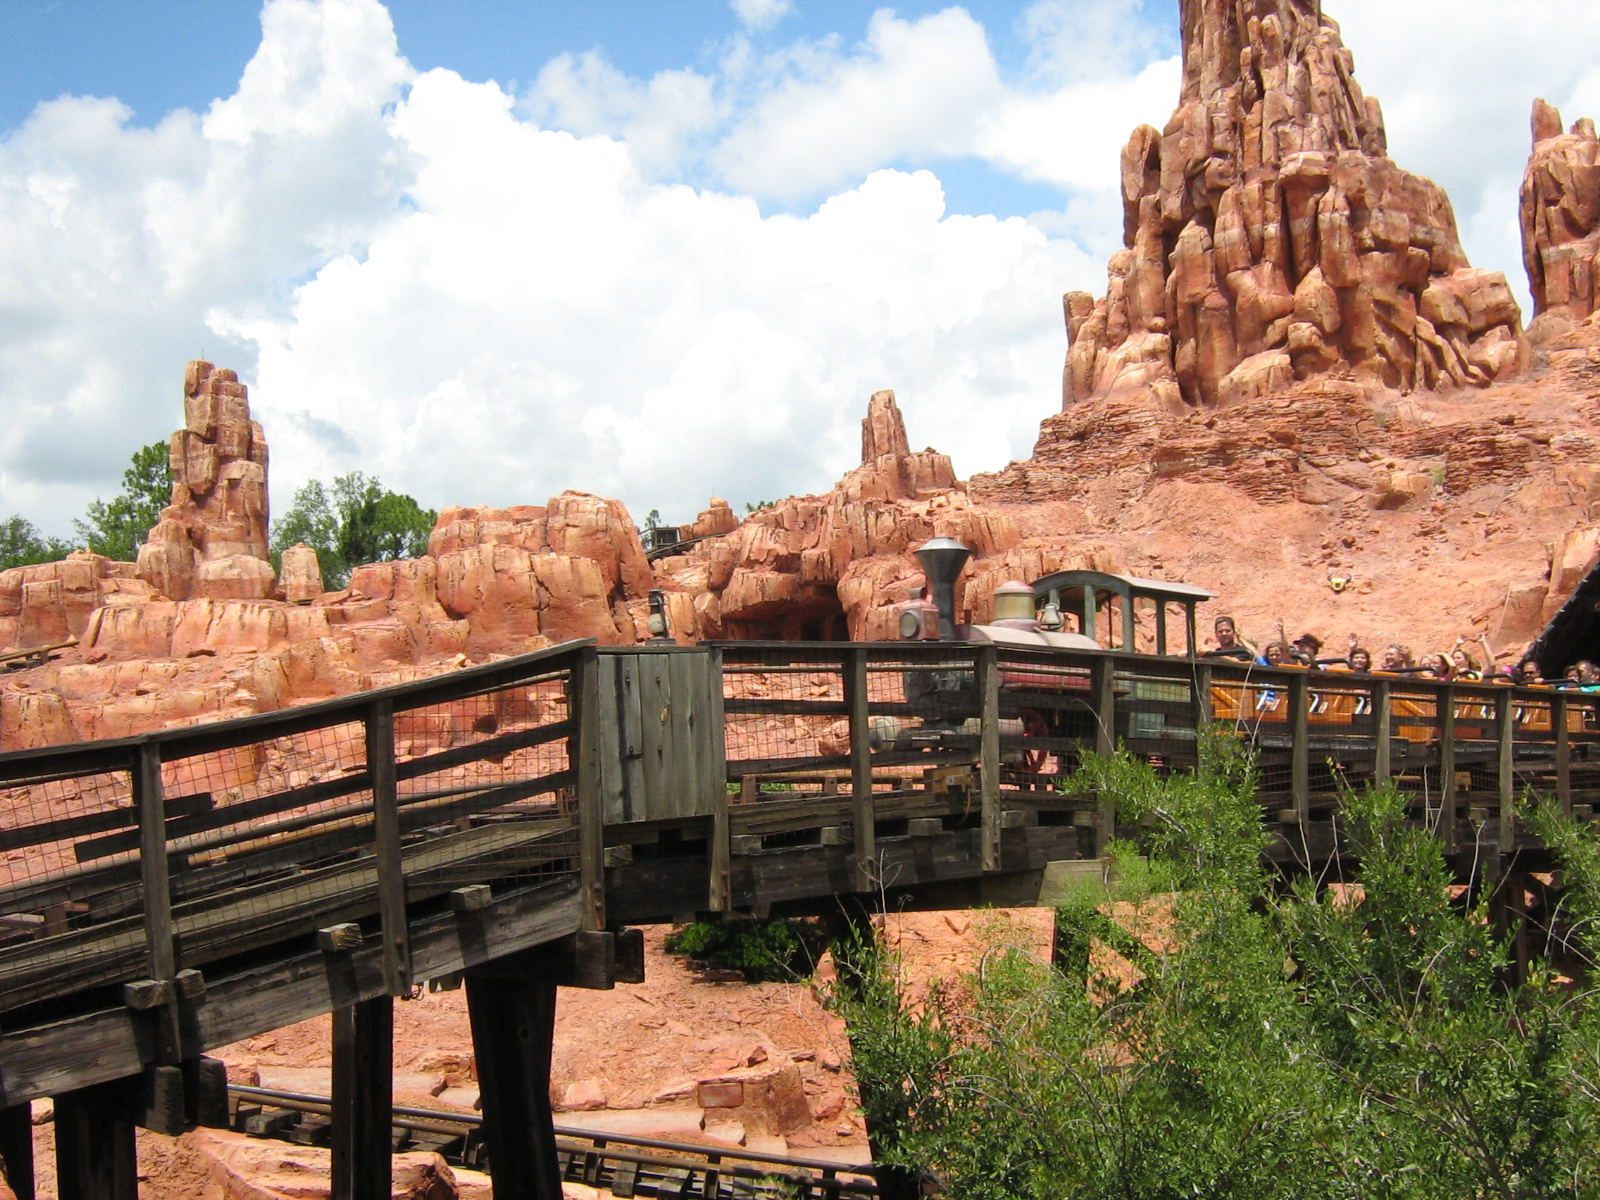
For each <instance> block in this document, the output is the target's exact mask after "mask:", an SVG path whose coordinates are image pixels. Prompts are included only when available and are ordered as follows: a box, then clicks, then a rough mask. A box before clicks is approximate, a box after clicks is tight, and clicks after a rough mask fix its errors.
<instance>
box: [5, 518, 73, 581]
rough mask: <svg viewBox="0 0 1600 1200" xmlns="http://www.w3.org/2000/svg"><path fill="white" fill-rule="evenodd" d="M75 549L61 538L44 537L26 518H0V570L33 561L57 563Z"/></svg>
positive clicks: (23, 565)
mask: <svg viewBox="0 0 1600 1200" xmlns="http://www.w3.org/2000/svg"><path fill="white" fill-rule="evenodd" d="M71 552H72V547H71V546H70V545H69V544H68V543H66V542H64V541H62V540H61V539H60V538H54V537H45V536H43V535H42V534H40V532H39V531H38V530H37V529H36V528H34V524H33V522H32V521H30V520H28V519H27V518H26V517H6V518H5V519H4V520H0V571H4V570H6V569H7V568H9V567H26V566H29V565H31V564H33V563H46V562H55V561H56V560H57V559H62V558H65V557H66V556H67V555H68V554H70V553H71Z"/></svg>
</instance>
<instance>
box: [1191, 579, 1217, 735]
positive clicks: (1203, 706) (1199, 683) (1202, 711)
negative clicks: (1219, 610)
mask: <svg viewBox="0 0 1600 1200" xmlns="http://www.w3.org/2000/svg"><path fill="white" fill-rule="evenodd" d="M1189 615H1190V619H1191V621H1192V620H1193V617H1194V613H1193V611H1192V610H1191V611H1190V614H1189ZM1189 644H1190V647H1191V648H1192V647H1193V645H1194V642H1193V641H1192V640H1191V641H1190V643H1189ZM1211 677H1212V670H1211V664H1210V663H1204V662H1197V663H1195V664H1194V692H1193V697H1192V698H1193V701H1194V736H1195V743H1196V745H1195V752H1196V753H1199V749H1200V747H1199V741H1200V739H1201V738H1202V737H1204V736H1205V732H1206V730H1208V729H1210V728H1211V718H1212V708H1211Z"/></svg>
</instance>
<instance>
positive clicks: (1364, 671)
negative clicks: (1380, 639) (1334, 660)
mask: <svg viewBox="0 0 1600 1200" xmlns="http://www.w3.org/2000/svg"><path fill="white" fill-rule="evenodd" d="M1345 662H1346V663H1348V664H1349V667H1350V670H1352V671H1355V672H1356V673H1357V674H1360V675H1370V674H1371V673H1372V651H1370V650H1368V649H1367V648H1366V647H1365V646H1358V645H1356V638H1355V634H1351V635H1350V653H1349V655H1348V656H1347V657H1346V658H1345Z"/></svg>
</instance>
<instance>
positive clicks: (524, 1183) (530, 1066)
mask: <svg viewBox="0 0 1600 1200" xmlns="http://www.w3.org/2000/svg"><path fill="white" fill-rule="evenodd" d="M466 982H467V1015H468V1019H469V1020H470V1022H471V1025H472V1045H473V1050H474V1057H475V1059H476V1061H477V1064H478V1089H479V1095H480V1097H481V1099H482V1104H483V1137H484V1143H485V1146H486V1148H487V1149H488V1152H489V1169H490V1171H491V1173H492V1174H493V1176H494V1187H495V1195H496V1196H497V1197H501V1198H503V1200H561V1195H562V1192H561V1165H560V1158H559V1155H558V1152H557V1150H556V1139H555V1128H554V1124H553V1121H552V1113H551V1107H550V1058H551V1042H552V1039H553V1037H554V1034H555V1017H556V985H555V984H554V983H553V982H549V981H548V980H540V979H523V980H513V979H505V978H498V977H496V976H494V975H486V974H483V973H480V972H478V971H468V972H467V977H466Z"/></svg>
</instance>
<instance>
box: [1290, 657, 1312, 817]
mask: <svg viewBox="0 0 1600 1200" xmlns="http://www.w3.org/2000/svg"><path fill="white" fill-rule="evenodd" d="M1309 685H1310V680H1309V679H1308V678H1307V676H1306V673H1305V672H1304V671H1296V672H1295V673H1294V674H1293V675H1291V676H1289V798H1290V800H1291V802H1292V803H1293V805H1294V815H1295V821H1296V822H1297V823H1298V825H1299V826H1300V828H1301V829H1302V830H1304V829H1305V828H1306V826H1307V825H1308V824H1310V821H1311V731H1310V719H1309V713H1310V704H1311V697H1310V686H1309Z"/></svg>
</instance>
